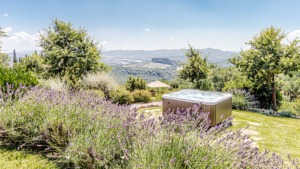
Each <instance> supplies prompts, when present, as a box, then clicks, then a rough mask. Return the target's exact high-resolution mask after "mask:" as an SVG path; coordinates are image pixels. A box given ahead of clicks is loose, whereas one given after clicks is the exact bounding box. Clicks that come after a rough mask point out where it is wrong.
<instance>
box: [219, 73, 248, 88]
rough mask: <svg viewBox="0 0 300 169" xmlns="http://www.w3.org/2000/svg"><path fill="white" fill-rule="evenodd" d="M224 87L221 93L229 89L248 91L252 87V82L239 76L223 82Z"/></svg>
mask: <svg viewBox="0 0 300 169" xmlns="http://www.w3.org/2000/svg"><path fill="white" fill-rule="evenodd" d="M224 85H225V86H224V87H223V88H222V91H226V90H229V89H246V90H249V89H250V88H251V86H252V82H251V81H250V80H249V79H247V77H246V76H239V77H237V78H235V79H234V80H231V81H228V82H225V84H224Z"/></svg>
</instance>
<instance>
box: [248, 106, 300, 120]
mask: <svg viewBox="0 0 300 169" xmlns="http://www.w3.org/2000/svg"><path fill="white" fill-rule="evenodd" d="M248 111H252V112H257V113H262V114H270V115H275V116H280V117H286V116H281V115H280V114H279V113H278V112H273V111H270V110H263V109H257V108H250V109H249V110H248ZM290 118H296V119H300V117H299V116H293V115H291V117H290Z"/></svg>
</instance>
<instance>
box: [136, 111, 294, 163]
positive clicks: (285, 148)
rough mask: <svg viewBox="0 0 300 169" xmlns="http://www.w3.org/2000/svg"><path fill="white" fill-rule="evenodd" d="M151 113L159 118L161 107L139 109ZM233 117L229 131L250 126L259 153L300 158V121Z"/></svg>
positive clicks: (249, 114) (245, 114) (238, 113)
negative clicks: (266, 152)
mask: <svg viewBox="0 0 300 169" xmlns="http://www.w3.org/2000/svg"><path fill="white" fill-rule="evenodd" d="M144 110H145V111H146V112H149V111H150V112H151V113H152V114H153V115H152V116H159V115H161V112H162V107H152V108H145V109H140V110H139V111H144ZM232 114H233V115H234V116H235V118H234V120H233V122H232V123H233V126H232V127H230V128H229V130H234V131H235V130H237V129H239V128H245V127H247V126H250V127H249V128H248V130H247V133H248V135H250V139H251V140H252V139H253V140H254V142H255V144H256V145H257V146H258V148H259V150H260V151H265V147H266V148H267V150H270V151H271V152H274V151H275V152H276V154H278V155H280V156H281V157H282V158H283V159H284V160H285V161H286V162H288V158H287V155H288V154H290V155H291V157H292V158H298V159H299V158H300V119H293V118H285V117H277V116H268V115H263V114H259V113H253V112H247V111H239V110H233V111H232Z"/></svg>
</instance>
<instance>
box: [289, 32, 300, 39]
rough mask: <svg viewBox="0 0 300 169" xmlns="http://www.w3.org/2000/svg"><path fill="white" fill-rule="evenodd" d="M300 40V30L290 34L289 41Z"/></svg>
mask: <svg viewBox="0 0 300 169" xmlns="http://www.w3.org/2000/svg"><path fill="white" fill-rule="evenodd" d="M297 37H298V38H299V37H300V30H295V31H293V32H290V33H289V34H288V35H287V39H289V40H294V39H295V38H297Z"/></svg>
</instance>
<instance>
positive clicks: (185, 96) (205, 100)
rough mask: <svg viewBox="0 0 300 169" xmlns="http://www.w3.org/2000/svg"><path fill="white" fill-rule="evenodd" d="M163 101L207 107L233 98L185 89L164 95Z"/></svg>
mask: <svg viewBox="0 0 300 169" xmlns="http://www.w3.org/2000/svg"><path fill="white" fill-rule="evenodd" d="M162 98H163V99H171V100H178V101H184V102H190V103H201V104H205V105H216V104H218V103H220V102H222V101H224V100H227V99H229V98H232V95H231V94H230V93H219V92H208V91H200V90H195V89H183V90H179V91H177V92H173V93H168V94H164V95H163V96H162Z"/></svg>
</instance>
